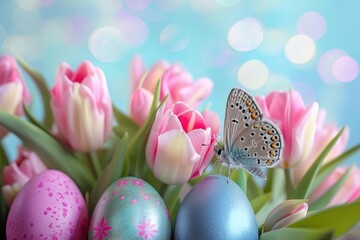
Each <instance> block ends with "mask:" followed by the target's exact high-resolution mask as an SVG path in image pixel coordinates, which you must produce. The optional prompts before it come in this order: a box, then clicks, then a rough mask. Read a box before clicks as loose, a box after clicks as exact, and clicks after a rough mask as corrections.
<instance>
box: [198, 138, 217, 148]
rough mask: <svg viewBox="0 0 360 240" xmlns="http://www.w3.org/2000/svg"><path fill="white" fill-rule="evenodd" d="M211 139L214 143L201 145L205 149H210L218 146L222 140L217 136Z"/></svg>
mask: <svg viewBox="0 0 360 240" xmlns="http://www.w3.org/2000/svg"><path fill="white" fill-rule="evenodd" d="M211 139H212V140H213V143H203V144H201V145H202V146H203V147H209V146H212V147H214V146H216V144H217V143H218V142H219V140H220V136H217V137H214V136H211Z"/></svg>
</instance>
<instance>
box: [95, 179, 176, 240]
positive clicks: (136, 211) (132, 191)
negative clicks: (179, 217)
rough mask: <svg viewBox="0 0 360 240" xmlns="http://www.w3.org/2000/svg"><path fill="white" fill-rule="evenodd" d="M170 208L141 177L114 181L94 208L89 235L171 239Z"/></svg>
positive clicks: (96, 237)
mask: <svg viewBox="0 0 360 240" xmlns="http://www.w3.org/2000/svg"><path fill="white" fill-rule="evenodd" d="M170 236H171V224H170V217H169V214H168V210H167V208H166V206H165V203H164V201H163V200H162V198H161V196H160V195H159V193H158V192H157V191H156V190H155V189H154V188H153V187H152V186H151V185H150V184H148V183H147V182H145V181H144V180H142V179H140V178H135V177H125V178H121V179H119V180H117V181H116V182H114V183H113V184H111V185H110V186H109V187H108V188H107V189H106V190H105V192H104V193H103V194H102V196H101V198H100V199H99V201H98V203H97V205H96V207H95V210H94V212H93V215H92V218H91V221H90V227H89V236H88V239H107V240H108V239H117V240H118V239H161V240H166V239H170Z"/></svg>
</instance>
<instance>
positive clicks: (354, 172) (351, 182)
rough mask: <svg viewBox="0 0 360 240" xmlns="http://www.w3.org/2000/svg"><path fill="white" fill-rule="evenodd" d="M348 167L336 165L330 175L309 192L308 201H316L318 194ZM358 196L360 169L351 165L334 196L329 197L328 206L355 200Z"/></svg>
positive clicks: (322, 192) (321, 193)
mask: <svg viewBox="0 0 360 240" xmlns="http://www.w3.org/2000/svg"><path fill="white" fill-rule="evenodd" d="M347 169H348V167H337V168H336V169H335V170H334V171H333V172H332V173H330V175H329V176H328V177H327V178H326V179H325V180H324V181H323V182H322V183H321V184H320V185H319V186H317V187H316V188H315V190H314V191H313V192H312V193H311V194H310V202H314V201H316V199H318V198H319V197H320V196H322V195H323V194H324V193H325V192H327V191H328V190H329V189H330V188H331V187H332V186H334V184H335V183H337V182H338V181H339V180H340V178H341V177H342V176H343V175H344V173H345V172H346V171H347ZM359 197H360V169H359V168H358V167H355V166H354V167H352V169H351V170H350V173H349V175H348V176H347V178H346V179H345V181H344V183H343V185H342V186H341V187H340V189H339V190H338V192H337V193H336V194H335V196H334V197H333V198H332V199H331V201H330V202H329V204H328V206H334V205H338V204H343V203H349V202H352V201H355V200H356V199H358V198H359Z"/></svg>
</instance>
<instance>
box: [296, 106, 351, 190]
mask: <svg viewBox="0 0 360 240" xmlns="http://www.w3.org/2000/svg"><path fill="white" fill-rule="evenodd" d="M325 116H326V112H325V111H324V110H321V109H320V111H319V115H318V119H317V124H316V131H315V139H314V142H313V147H312V150H311V153H310V155H309V157H308V158H305V159H303V161H301V162H300V163H299V164H298V165H296V166H295V167H294V168H293V175H294V180H295V183H298V182H300V180H301V179H302V178H303V176H304V175H305V173H306V172H307V170H308V169H309V168H310V167H311V165H312V163H313V162H314V161H315V159H316V158H317V157H318V155H319V154H320V153H321V151H322V150H323V149H324V148H325V147H326V145H328V144H329V142H330V141H331V139H333V138H334V137H335V135H336V134H337V133H338V132H339V131H340V129H339V128H338V127H336V126H335V125H334V124H329V123H327V124H326V123H325ZM349 135H350V131H349V129H348V128H345V130H344V132H343V133H342V135H341V136H340V138H339V140H338V141H337V142H336V144H335V146H334V147H333V148H332V149H331V151H330V152H329V153H328V154H327V156H326V158H325V159H324V164H325V163H327V162H329V161H331V160H332V159H334V158H335V157H337V156H339V155H340V154H341V153H342V152H343V151H344V150H345V147H346V144H347V142H348V139H349Z"/></svg>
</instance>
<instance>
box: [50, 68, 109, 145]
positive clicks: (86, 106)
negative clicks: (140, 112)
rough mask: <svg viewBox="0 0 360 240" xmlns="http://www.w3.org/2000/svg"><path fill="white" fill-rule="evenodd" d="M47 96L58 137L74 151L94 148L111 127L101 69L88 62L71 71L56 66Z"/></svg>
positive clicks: (103, 139)
mask: <svg viewBox="0 0 360 240" xmlns="http://www.w3.org/2000/svg"><path fill="white" fill-rule="evenodd" d="M51 95H52V99H51V107H52V110H53V113H54V118H55V123H56V127H57V129H58V134H59V135H60V136H59V139H61V140H64V141H65V142H66V143H67V144H68V145H69V146H70V147H71V148H72V149H74V150H77V151H82V152H89V151H93V150H96V149H98V148H99V147H100V146H101V145H102V144H103V143H104V142H105V140H106V139H107V137H108V136H109V134H110V132H111V129H112V103H111V99H110V95H109V92H108V88H107V84H106V79H105V76H104V74H103V72H102V71H101V69H99V68H97V67H94V66H93V65H92V64H91V63H90V62H83V63H82V64H81V65H80V66H79V68H78V69H77V70H76V71H75V72H73V71H72V70H71V69H70V68H69V66H68V65H66V64H62V65H60V67H59V70H58V73H57V76H56V82H55V86H54V88H53V89H52V90H51Z"/></svg>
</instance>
